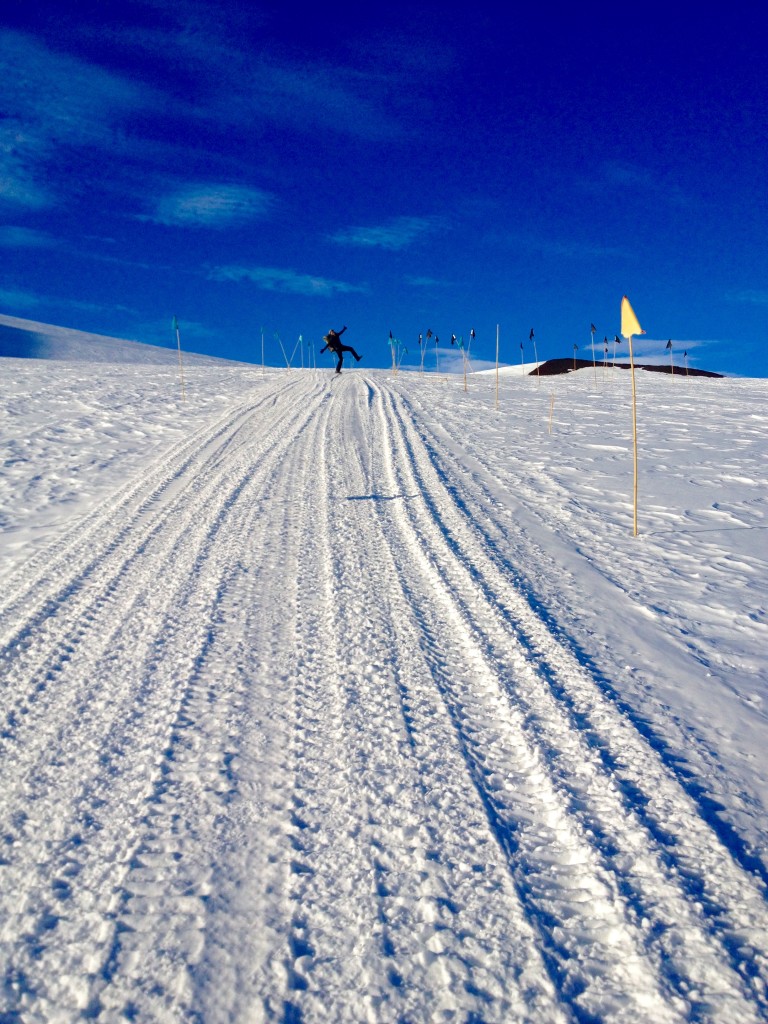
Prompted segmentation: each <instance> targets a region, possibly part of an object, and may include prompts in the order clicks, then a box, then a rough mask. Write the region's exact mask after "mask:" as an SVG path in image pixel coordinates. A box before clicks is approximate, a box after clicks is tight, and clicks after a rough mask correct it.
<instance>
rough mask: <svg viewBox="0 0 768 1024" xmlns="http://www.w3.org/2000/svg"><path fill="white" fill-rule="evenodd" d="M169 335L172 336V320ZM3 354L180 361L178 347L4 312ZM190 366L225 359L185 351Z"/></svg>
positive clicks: (112, 360) (1, 328)
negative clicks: (9, 314) (153, 343)
mask: <svg viewBox="0 0 768 1024" xmlns="http://www.w3.org/2000/svg"><path fill="white" fill-rule="evenodd" d="M168 336H169V338H170V337H172V335H171V330H170V323H169V329H168ZM0 356H3V357H6V358H14V359H61V360H66V361H70V362H71V361H72V360H77V361H85V362H96V363H140V364H143V365H146V364H152V363H159V364H168V365H173V364H176V363H177V361H178V354H177V350H176V348H162V347H161V346H159V345H145V344H144V343H142V342H140V341H127V340H125V339H124V338H110V337H106V336H105V335H102V334H90V333H88V332H87V331H77V330H74V329H73V328H71V327H56V326H55V325H53V324H43V323H38V322H37V321H36V320H24V319H22V318H21V317H17V316H6V315H5V314H4V313H0ZM183 361H184V363H185V364H189V365H208V366H211V365H217V364H221V363H222V362H225V360H221V359H216V358H215V357H213V356H201V355H196V354H195V353H193V352H184V353H183Z"/></svg>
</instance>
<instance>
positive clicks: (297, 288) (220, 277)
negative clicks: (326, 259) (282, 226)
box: [208, 266, 368, 295]
mask: <svg viewBox="0 0 768 1024" xmlns="http://www.w3.org/2000/svg"><path fill="white" fill-rule="evenodd" d="M208 277H209V278H210V279H211V280H213V281H251V282H252V283H253V284H255V285H256V287H257V288H261V289H263V290H264V291H269V292H289V293H291V294H294V295H335V294H344V293H349V292H363V293H364V292H367V291H368V288H367V287H366V286H365V285H356V284H350V283H348V282H347V281H333V280H331V279H330V278H326V277H315V276H313V275H311V274H300V273H298V272H297V271H295V270H284V269H281V268H279V267H236V266H232V267H216V268H214V269H213V270H211V271H210V273H209V274H208Z"/></svg>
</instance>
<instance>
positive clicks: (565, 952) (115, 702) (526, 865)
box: [0, 373, 768, 1024]
mask: <svg viewBox="0 0 768 1024" xmlns="http://www.w3.org/2000/svg"><path fill="white" fill-rule="evenodd" d="M433 441H434V439H433ZM534 573H535V575H536V583H535V585H534V580H533V579H532V575H533V574H534ZM557 576H558V567H557V565H556V564H554V562H548V561H547V555H546V552H542V551H541V550H537V551H536V552H535V564H533V562H532V551H531V549H530V547H529V546H528V541H527V539H526V537H525V535H524V532H522V531H519V532H516V531H515V529H514V525H513V524H512V525H510V520H509V517H508V516H507V515H506V514H505V512H504V509H503V508H502V507H501V506H500V504H499V502H498V500H497V498H495V497H494V496H493V495H492V494H491V492H490V491H489V490H488V489H486V488H484V486H483V481H482V478H481V476H479V475H474V476H473V475H472V474H469V473H467V471H466V468H465V467H464V466H463V465H462V464H461V462H460V459H459V456H458V455H457V454H456V450H455V448H454V447H449V446H446V447H443V448H440V446H439V445H438V444H437V443H432V442H431V441H430V439H429V437H428V431H426V430H425V429H423V428H422V426H421V425H420V423H419V410H418V407H417V406H416V405H414V404H413V403H411V402H410V401H409V398H408V394H407V388H405V387H404V386H401V385H398V384H397V383H394V384H393V383H392V382H391V381H389V380H388V379H387V378H386V376H385V375H383V374H382V375H375V374H372V375H365V376H363V375H362V374H359V373H355V374H350V375H349V376H345V377H344V378H343V379H341V380H340V381H338V382H336V383H335V384H334V388H333V390H332V391H331V390H329V388H328V380H327V377H325V378H323V377H321V375H319V374H310V373H307V374H295V375H293V376H291V375H285V376H284V377H280V378H277V377H276V378H275V380H274V381H273V382H270V384H269V386H268V387H265V388H262V390H261V391H260V392H258V393H255V394H254V398H253V399H252V400H251V401H250V402H248V403H246V404H243V405H240V406H238V407H237V408H233V409H232V410H231V411H230V412H229V413H228V414H227V415H226V416H224V417H223V418H222V419H221V420H220V421H219V422H217V423H215V424H212V425H209V426H207V427H206V428H205V429H202V430H200V431H198V432H197V433H196V434H194V435H193V436H191V437H190V438H188V439H187V440H185V441H184V442H183V443H180V444H178V445H176V447H175V448H173V449H172V450H171V451H169V452H167V453H166V455H165V457H164V458H163V459H162V460H161V461H158V462H156V463H155V464H153V465H151V466H148V467H146V470H145V472H144V473H142V475H141V476H140V477H137V478H136V479H132V480H130V481H128V482H127V483H126V484H125V485H124V486H123V488H122V489H121V490H120V491H118V492H117V493H115V494H113V495H112V496H111V497H110V499H109V500H108V501H105V502H103V503H102V504H101V505H99V506H98V507H97V508H95V509H94V510H93V511H92V512H91V513H90V514H89V515H88V516H86V517H85V518H84V519H82V520H81V521H80V522H79V523H78V524H77V526H76V528H74V529H72V530H71V531H70V532H69V533H67V534H66V535H64V536H63V537H61V538H60V539H59V540H57V541H56V542H55V543H53V544H52V545H51V546H50V547H49V548H48V549H47V550H46V551H45V552H44V553H43V554H42V555H40V556H38V557H37V558H36V559H35V560H33V561H32V562H31V563H30V564H28V565H27V566H25V568H24V571H23V572H20V573H18V574H17V575H16V577H15V578H13V579H12V580H11V581H10V585H9V586H7V587H6V590H5V593H4V594H3V595H2V597H0V627H1V633H0V643H1V644H2V648H1V650H0V673H1V675H2V685H1V687H0V701H1V702H2V705H1V708H0V730H1V731H0V757H1V758H2V762H1V764H2V769H1V770H2V792H1V793H0V828H1V829H2V831H1V832H0V838H1V839H2V846H1V847H0V940H1V941H2V947H1V949H0V963H1V964H2V988H0V1021H2V1024H12V1022H14V1024H15V1022H18V1024H22V1022H23V1024H32V1022H46V1024H51V1022H56V1021H74V1020H97V1021H105V1022H107V1021H109V1022H117V1021H130V1020H134V1021H163V1022H165V1021H168V1022H205V1024H214V1022H216V1024H218V1022H228V1021H237V1022H241V1021H242V1022H246V1021H247V1022H252V1021H276V1022H285V1024H295V1022H303V1024H312V1022H316V1021H317V1022H319V1021H333V1022H340V1024H341V1022H360V1021H371V1022H379V1021H382V1022H409V1024H410V1022H412V1024H415V1022H433V1021H465V1022H474V1024H479V1022H481V1021H484V1022H488V1024H491V1022H504V1024H508V1022H515V1021H520V1022H522V1021H527V1022H535V1021H541V1022H547V1024H554V1022H580V1024H581V1022H593V1021H605V1022H614V1021H615V1022H618V1021H626V1022H632V1024H637V1022H639V1021H653V1022H654V1024H664V1022H675V1021H697V1022H698V1021H702V1022H704V1021H710V1022H713V1024H714V1022H718V1024H719V1022H724V1021H728V1022H729V1024H740V1022H748V1021H751V1022H755V1021H761V1020H762V1021H764V1020H767V1019H768V997H767V996H766V982H767V981H768V958H767V956H766V949H767V947H768V905H767V903H766V893H765V886H764V884H763V880H762V878H761V877H760V875H759V874H758V873H756V872H754V871H753V870H751V869H750V865H749V864H748V863H746V862H744V858H740V857H739V853H738V849H737V848H735V847H734V846H733V845H732V844H730V845H729V844H727V843H725V842H723V839H722V837H721V836H720V835H719V834H718V831H717V830H716V829H715V828H713V825H712V823H711V822H710V821H709V820H708V818H707V815H706V814H705V813H704V811H703V810H702V808H701V807H700V806H699V805H698V804H697V802H696V799H695V796H694V795H693V794H692V792H691V789H690V787H689V786H688V785H687V780H686V778H685V777H684V776H683V774H682V772H681V773H679V774H678V772H677V771H676V768H675V765H674V764H673V763H670V762H669V760H668V759H665V758H663V756H662V754H661V753H660V752H659V750H658V749H657V747H656V745H655V744H653V743H652V742H651V740H650V739H649V737H648V736H647V735H646V734H645V732H644V730H643V729H642V728H640V727H639V726H638V724H637V723H635V722H634V721H633V719H632V717H631V716H630V715H628V714H627V713H626V712H625V711H624V710H623V709H622V707H621V706H620V705H619V704H618V702H617V701H616V700H615V699H614V698H613V697H612V693H611V691H610V689H609V688H607V687H606V686H605V685H603V681H602V680H601V679H597V678H595V676H594V674H593V673H592V672H591V670H590V667H589V663H588V662H585V659H584V658H582V657H579V656H578V651H579V650H580V647H579V645H578V644H576V643H571V642H569V635H568V631H567V629H565V628H564V627H563V628H559V627H558V624H557V623H556V622H553V621H552V615H551V613H547V611H546V609H545V608H543V607H542V605H541V594H542V592H545V591H546V588H547V586H548V585H551V586H556V585H557Z"/></svg>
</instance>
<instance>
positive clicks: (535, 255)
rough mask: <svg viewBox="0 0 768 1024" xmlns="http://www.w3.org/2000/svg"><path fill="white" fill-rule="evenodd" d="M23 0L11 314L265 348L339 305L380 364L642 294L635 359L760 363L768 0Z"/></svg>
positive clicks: (615, 322) (1, 215) (557, 342)
mask: <svg viewBox="0 0 768 1024" xmlns="http://www.w3.org/2000/svg"><path fill="white" fill-rule="evenodd" d="M17 6H18V8H19V9H18V10H16V11H9V10H7V9H6V11H5V13H4V15H3V21H2V23H1V25H0V98H1V99H2V108H1V109H2V119H0V133H1V134H0V256H2V266H3V272H2V277H1V278H0V311H2V312H4V313H6V314H10V315H13V316H20V317H27V318H29V319H34V320H41V321H45V322H49V323H55V324H60V325H64V326H68V327H75V328H79V329H81V330H84V331H92V332H97V333H102V334H108V335H113V336H117V337H128V338H136V339H137V340H141V341H145V342H150V343H153V344H172V343H174V340H175V339H174V338H173V336H172V332H171V321H172V317H173V315H174V314H176V315H177V316H178V317H179V321H180V325H181V332H182V343H183V345H184V347H185V348H188V349H191V350H194V351H197V352H205V353H210V354H214V355H219V356H225V357H227V358H244V359H253V360H255V361H260V358H261V340H260V331H261V328H262V326H263V327H264V329H265V339H266V355H267V361H268V362H271V363H273V364H278V363H279V362H280V361H281V352H280V348H279V346H278V343H277V341H276V339H275V333H276V332H277V333H278V334H279V335H280V337H281V339H282V341H283V344H284V347H285V348H286V349H287V350H288V351H289V353H290V352H291V351H292V350H293V348H294V345H295V343H296V339H297V338H298V337H299V335H301V336H302V337H303V338H304V340H305V342H306V344H307V345H309V344H310V343H312V342H314V343H315V344H318V347H319V346H321V345H322V341H321V338H322V335H323V334H324V333H326V332H327V330H328V328H329V327H332V326H335V327H340V326H341V325H342V324H347V325H348V327H349V333H348V336H347V337H348V338H349V341H350V343H351V344H353V345H355V347H357V348H358V349H359V350H360V351H361V352H363V353H364V356H365V360H366V361H365V363H364V364H363V365H368V366H384V365H387V363H388V361H389V359H390V355H389V348H388V337H389V332H390V331H392V332H393V333H394V334H395V335H396V336H397V337H398V338H400V339H401V340H402V342H403V344H404V345H405V346H407V348H408V351H409V355H408V356H407V357H406V358H405V360H404V361H405V362H408V361H409V360H410V361H416V360H417V359H418V342H417V339H418V336H419V334H420V333H426V331H427V329H431V330H432V331H433V332H435V333H437V334H438V335H439V336H440V339H441V345H440V347H441V349H447V348H449V347H450V346H449V345H448V339H449V338H450V335H451V334H452V333H453V334H455V335H457V336H458V335H463V336H465V337H466V336H467V335H468V333H469V330H470V329H471V328H474V329H475V331H476V335H477V337H476V342H475V344H474V355H475V356H476V357H477V358H478V360H481V359H483V358H488V359H490V358H492V357H493V354H494V351H495V334H496V324H497V323H498V324H500V338H501V356H502V360H504V361H508V362H518V361H519V359H520V355H521V353H520V344H521V342H522V343H524V344H525V350H524V354H525V356H526V358H531V359H532V358H533V350H532V347H531V346H529V343H528V337H529V333H530V330H531V328H533V329H534V330H535V338H536V342H537V354H538V356H539V357H540V358H550V357H556V356H568V357H570V356H571V355H572V354H573V346H574V344H577V345H578V346H579V354H580V355H582V356H584V357H585V358H590V353H589V345H590V340H591V336H590V325H591V324H593V323H594V324H595V326H596V328H597V335H596V337H597V341H598V343H599V347H600V349H601V348H602V339H603V337H604V336H608V338H611V339H612V338H613V336H614V335H615V334H617V333H618V332H619V330H620V302H621V297H622V295H624V294H627V295H628V296H629V297H630V299H631V301H632V304H633V307H634V309H635V311H636V313H637V315H638V318H639V320H640V323H641V324H642V325H643V327H644V328H645V330H646V337H645V338H643V339H640V340H639V341H638V342H637V343H636V344H637V354H638V356H640V357H643V356H645V355H648V356H654V355H655V356H660V355H663V354H664V347H665V346H666V343H667V340H668V339H670V338H671V339H672V340H673V346H674V351H675V352H676V353H679V355H680V356H681V357H682V351H683V350H686V351H687V352H688V358H689V361H690V363H691V365H698V366H702V367H704V368H706V369H716V370H723V371H726V372H731V373H738V374H747V375H750V376H760V377H768V355H767V354H766V341H767V340H768V338H767V337H766V335H767V334H768V331H767V330H766V322H767V321H768V245H766V241H765V236H766V212H768V211H767V207H768V192H767V191H766V187H765V183H766V180H768V174H767V173H766V172H767V170H768V169H767V168H766V155H767V154H768V138H767V137H766V136H767V134H768V102H767V100H768V97H767V96H766V91H767V90H766V83H767V82H768V76H766V74H765V70H764V61H763V59H762V45H761V42H760V41H761V40H762V39H763V29H762V19H761V18H758V12H759V10H760V9H761V8H760V6H759V5H757V4H749V5H739V4H736V5H730V6H728V7H727V8H726V7H722V6H721V7H720V8H718V11H717V13H714V14H709V15H706V16H703V15H702V14H701V11H702V8H701V7H700V6H698V5H693V4H674V3H668V4H666V5H664V6H661V5H659V6H642V7H639V6H638V7H630V8H627V7H622V6H621V5H610V6H609V5H603V4H592V5H589V4H587V5H581V8H582V9H580V10H571V11H570V12H568V11H566V12H562V11H561V10H560V8H559V6H558V7H554V6H551V5H549V4H546V3H544V4H526V5H524V6H518V5H510V6H509V7H508V8H506V9H504V13H499V11H498V10H492V9H491V5H489V4H484V3H480V4H473V5H470V4H460V5H459V4H451V3H440V4H433V3H429V2H427V3H421V4H399V3H397V2H394V3H392V4H389V5H387V6H386V7H383V8H381V9H379V5H371V6H368V5H363V4H361V5H359V8H358V9H357V10H355V9H350V7H349V6H347V5H336V4H333V3H331V4H330V5H326V6H323V5H314V4H313V5H303V4H298V5H297V4H285V3H279V4H278V3H274V4H272V3H269V4H254V5H253V6H248V7H246V6H244V5H243V6H241V5H240V4H234V3H230V2H227V0H224V2H222V3H215V4H214V3H200V2H188V0H178V2H175V3H173V4H171V3H166V2H159V0H146V2H144V0H134V2H132V3H130V4H114V3H112V4H110V3H98V2H96V0H92V2H87V0H83V2H78V3H67V2H66V0H60V2H56V3H45V2H41V3H37V4H34V5H32V4H29V5H27V4H24V5H21V4H20V5H17ZM624 348H626V346H624ZM620 351H621V350H620ZM308 358H309V357H308ZM296 361H297V362H298V355H297V356H296ZM430 361H431V360H428V361H427V365H428V366H429V365H430Z"/></svg>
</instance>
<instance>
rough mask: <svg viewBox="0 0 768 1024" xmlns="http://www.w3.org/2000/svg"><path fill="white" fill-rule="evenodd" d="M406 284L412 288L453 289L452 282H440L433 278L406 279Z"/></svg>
mask: <svg viewBox="0 0 768 1024" xmlns="http://www.w3.org/2000/svg"><path fill="white" fill-rule="evenodd" d="M405 281H406V284H409V285H410V286H411V287H412V288H426V289H434V288H453V286H454V284H453V281H440V280H438V279H437V278H434V277H406V279H405Z"/></svg>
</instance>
